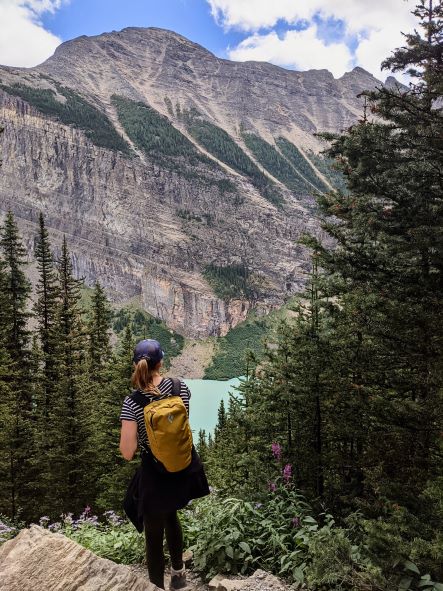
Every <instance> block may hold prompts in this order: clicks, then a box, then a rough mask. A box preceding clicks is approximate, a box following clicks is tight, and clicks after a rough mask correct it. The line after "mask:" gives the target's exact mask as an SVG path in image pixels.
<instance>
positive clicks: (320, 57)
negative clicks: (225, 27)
mask: <svg viewBox="0 0 443 591" xmlns="http://www.w3.org/2000/svg"><path fill="white" fill-rule="evenodd" d="M229 57H230V58H231V59H233V60H236V61H246V60H256V61H269V62H272V63H274V64H279V65H281V66H286V67H289V68H295V69H298V70H310V69H323V68H326V69H327V70H329V71H330V72H332V73H333V74H334V76H335V77H339V76H342V75H343V74H344V73H345V72H346V71H347V70H349V69H351V68H352V55H351V52H350V50H349V49H348V47H347V46H346V45H345V44H344V43H331V44H329V45H326V44H325V43H324V42H323V41H322V40H320V39H318V38H317V27H316V26H315V25H312V26H310V27H308V28H307V29H304V30H302V31H292V30H291V31H287V32H286V33H285V34H284V35H283V36H282V37H279V36H278V35H277V33H275V32H271V33H268V34H265V35H258V34H254V35H252V36H250V37H248V38H247V39H245V40H244V41H242V42H241V43H240V44H239V45H238V46H237V47H236V48H235V49H232V50H231V51H230V52H229Z"/></svg>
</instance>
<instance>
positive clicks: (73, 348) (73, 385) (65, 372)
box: [48, 236, 91, 513]
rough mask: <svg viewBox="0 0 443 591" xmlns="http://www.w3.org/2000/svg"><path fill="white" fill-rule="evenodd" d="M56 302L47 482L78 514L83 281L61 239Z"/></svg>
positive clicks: (84, 406)
mask: <svg viewBox="0 0 443 591" xmlns="http://www.w3.org/2000/svg"><path fill="white" fill-rule="evenodd" d="M57 271H58V280H59V293H60V298H59V302H58V306H57V315H56V332H57V335H58V367H59V372H60V374H59V375H60V378H59V380H58V383H57V396H56V400H55V401H54V404H53V405H51V414H50V423H51V424H50V433H49V434H48V436H49V437H50V440H51V453H50V454H49V456H50V466H51V471H50V479H51V488H52V489H53V490H54V491H56V494H55V495H54V496H55V497H56V498H57V499H58V506H57V507H55V506H54V504H53V506H52V511H51V513H57V512H58V513H60V512H62V511H65V510H66V507H69V510H71V511H78V510H80V509H81V508H83V507H84V506H85V504H86V502H85V496H86V494H87V493H86V491H85V490H84V486H83V480H84V478H85V474H87V468H86V466H85V462H86V461H87V459H86V458H85V454H86V451H85V440H86V439H87V436H88V434H89V432H90V428H91V425H90V421H89V408H88V406H89V399H88V391H87V377H86V369H87V365H86V355H85V348H86V336H85V327H84V325H83V321H82V311H81V308H80V299H81V291H80V290H81V286H82V284H83V283H82V281H81V280H79V279H76V278H75V277H74V275H73V268H72V262H71V258H70V254H69V251H68V246H67V242H66V237H65V236H64V237H63V244H62V250H61V255H60V258H59V260H58V261H57Z"/></svg>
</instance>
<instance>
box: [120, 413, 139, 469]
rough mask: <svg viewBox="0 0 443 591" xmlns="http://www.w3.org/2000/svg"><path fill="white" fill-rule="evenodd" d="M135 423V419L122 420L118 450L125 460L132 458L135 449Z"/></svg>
mask: <svg viewBox="0 0 443 591" xmlns="http://www.w3.org/2000/svg"><path fill="white" fill-rule="evenodd" d="M137 447H138V443H137V423H136V422H135V421H125V420H122V430H121V433H120V451H121V454H122V456H123V457H124V458H125V460H128V462H129V461H130V460H132V458H133V457H134V454H135V452H136V451H137Z"/></svg>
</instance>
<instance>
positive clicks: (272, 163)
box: [242, 132, 314, 195]
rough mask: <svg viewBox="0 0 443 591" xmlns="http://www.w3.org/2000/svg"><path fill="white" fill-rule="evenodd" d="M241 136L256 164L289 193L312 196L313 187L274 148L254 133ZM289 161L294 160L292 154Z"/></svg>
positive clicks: (244, 133)
mask: <svg viewBox="0 0 443 591" xmlns="http://www.w3.org/2000/svg"><path fill="white" fill-rule="evenodd" d="M242 136H243V140H244V142H245V144H246V146H247V147H248V148H249V149H250V150H251V152H252V153H253V154H254V156H255V158H256V159H257V160H258V162H260V164H261V165H262V166H263V167H264V168H265V169H266V170H267V171H268V172H270V173H271V174H272V175H273V176H274V177H275V178H276V179H278V180H279V181H280V182H282V183H283V184H284V185H286V187H287V188H288V189H289V190H290V191H293V192H294V193H295V194H296V195H310V194H312V192H313V190H314V187H313V186H312V185H311V184H310V183H308V182H307V181H306V180H305V179H304V178H303V177H302V176H301V175H300V174H299V173H298V172H297V170H296V168H295V167H294V166H293V165H292V163H290V161H288V160H287V159H286V158H285V157H284V156H282V155H281V154H280V152H278V150H277V149H276V148H275V147H274V146H272V145H271V144H269V143H268V142H266V141H265V140H264V139H262V138H261V137H260V136H258V135H255V134H254V133H249V132H243V133H242ZM291 145H292V144H291ZM294 147H295V146H294ZM291 159H292V160H294V154H293V153H292V152H291Z"/></svg>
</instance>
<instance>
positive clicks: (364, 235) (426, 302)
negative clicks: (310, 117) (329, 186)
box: [320, 0, 443, 507]
mask: <svg viewBox="0 0 443 591" xmlns="http://www.w3.org/2000/svg"><path fill="white" fill-rule="evenodd" d="M415 14H416V15H417V16H418V17H419V19H420V21H421V27H422V29H423V30H424V35H421V34H420V33H418V32H415V33H414V34H413V35H407V36H406V41H407V46H406V47H404V48H401V49H398V50H397V51H396V52H395V53H394V55H393V56H392V57H391V58H389V59H388V60H387V61H386V62H385V64H384V65H385V66H389V67H390V68H392V69H394V70H401V69H404V68H405V67H407V68H408V70H409V73H410V74H411V75H412V76H413V77H414V78H416V79H417V80H418V81H417V82H413V83H412V84H411V86H410V88H409V89H408V90H404V89H403V88H385V87H384V88H381V89H379V90H376V91H373V92H368V93H366V94H367V97H368V98H369V101H370V104H371V108H372V111H374V112H376V113H377V115H378V116H379V117H381V118H382V119H383V121H381V122H380V121H379V120H378V121H369V120H367V119H366V118H364V119H363V120H362V121H361V122H359V123H358V124H357V125H355V126H353V127H352V128H350V129H349V131H348V132H347V133H346V134H345V135H343V136H341V137H335V138H333V144H332V147H331V148H330V150H329V155H330V156H333V157H335V158H336V159H338V160H339V162H341V166H342V168H343V171H344V174H345V175H346V176H347V179H348V186H349V189H350V194H349V195H346V196H345V195H343V194H341V193H331V194H329V195H328V196H326V197H324V198H321V199H320V204H321V206H322V209H323V211H324V213H326V214H327V215H333V216H335V220H337V219H338V220H339V223H337V222H336V221H334V222H326V223H325V228H326V229H327V230H328V232H329V233H330V234H331V235H332V236H334V237H335V238H336V239H337V242H338V244H339V247H338V248H337V249H336V250H335V251H332V252H331V251H327V250H324V251H323V254H322V260H321V264H322V266H323V267H324V268H325V269H326V270H327V273H328V274H329V276H330V277H331V283H330V285H331V293H332V295H334V297H335V298H339V300H338V301H339V302H340V303H339V304H338V305H339V306H345V308H351V309H352V310H353V319H354V321H353V323H352V325H353V335H352V337H353V338H355V339H356V340H357V341H358V342H359V347H360V360H361V361H362V363H361V366H360V367H359V368H356V371H355V372H354V376H353V377H354V378H355V381H354V384H355V386H356V388H357V389H358V390H359V392H360V397H361V401H362V404H364V406H365V410H364V414H365V415H366V417H368V422H367V425H366V427H367V433H366V436H365V438H364V441H362V442H361V454H360V455H361V456H362V457H363V456H364V464H363V465H362V470H363V472H364V476H365V482H366V486H367V488H368V492H369V490H372V492H375V491H377V492H378V493H379V494H385V495H387V496H389V497H391V498H395V499H397V500H400V501H401V502H404V503H406V504H408V505H410V506H412V507H414V505H415V501H416V499H417V496H418V495H419V493H420V491H421V490H422V489H423V487H424V486H425V483H426V481H427V480H428V478H429V477H431V476H432V475H435V470H436V468H437V458H438V455H437V452H438V446H439V427H438V425H439V424H440V421H441V389H442V385H443V364H442V351H443V299H442V296H441V294H442V287H443V268H442V267H443V236H442V233H441V227H442V225H443V205H442V203H443V200H442V192H443V191H442V183H441V178H442V173H443V139H442V138H443V119H442V107H441V101H439V100H438V99H440V98H441V74H442V66H441V52H442V44H443V42H442V33H443V19H442V5H441V2H438V3H437V4H436V5H434V4H433V3H432V2H429V0H427V1H425V0H422V1H421V2H420V5H419V7H418V8H417V10H416V11H415ZM338 313H339V312H338Z"/></svg>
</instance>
